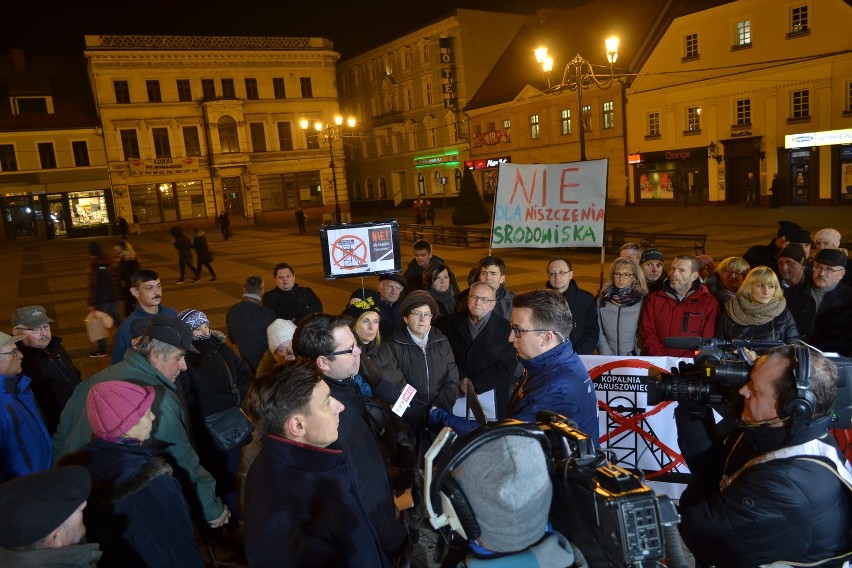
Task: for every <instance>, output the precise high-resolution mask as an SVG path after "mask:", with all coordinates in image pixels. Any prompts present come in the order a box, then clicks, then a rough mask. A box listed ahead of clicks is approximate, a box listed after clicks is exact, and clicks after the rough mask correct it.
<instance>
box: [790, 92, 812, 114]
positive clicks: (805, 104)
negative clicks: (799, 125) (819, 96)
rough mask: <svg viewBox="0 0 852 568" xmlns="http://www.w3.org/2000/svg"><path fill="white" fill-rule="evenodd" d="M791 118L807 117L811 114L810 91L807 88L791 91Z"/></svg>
mask: <svg viewBox="0 0 852 568" xmlns="http://www.w3.org/2000/svg"><path fill="white" fill-rule="evenodd" d="M790 110H791V118H808V117H810V116H811V93H810V91H809V90H808V89H802V90H801V91H793V93H792V107H791V109H790Z"/></svg>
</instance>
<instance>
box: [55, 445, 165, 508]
mask: <svg viewBox="0 0 852 568" xmlns="http://www.w3.org/2000/svg"><path fill="white" fill-rule="evenodd" d="M107 445H109V446H113V447H107ZM139 450H142V451H139ZM146 460H147V461H146ZM56 465H57V466H58V467H62V466H66V465H82V466H83V467H85V468H87V469H88V470H89V472H90V473H91V474H92V498H99V499H101V500H102V501H106V502H108V503H110V504H116V503H120V502H121V501H123V500H125V499H127V498H128V497H131V496H132V495H134V494H135V493H138V492H139V491H141V490H143V489H144V488H145V487H146V486H147V485H148V484H149V483H151V482H152V481H153V480H154V479H156V478H158V477H161V476H163V475H169V476H170V475H172V466H171V465H169V463H168V462H167V461H166V460H165V459H164V458H162V457H159V456H156V453H155V452H154V450H151V449H150V448H145V447H144V446H137V445H125V444H121V443H112V442H105V441H103V440H92V443H91V444H89V445H88V446H86V447H84V448H83V449H81V450H79V451H76V452H73V453H70V454H65V455H64V456H62V457H61V458H59V460H58V461H57V462H56ZM140 465H141V467H139V466H140Z"/></svg>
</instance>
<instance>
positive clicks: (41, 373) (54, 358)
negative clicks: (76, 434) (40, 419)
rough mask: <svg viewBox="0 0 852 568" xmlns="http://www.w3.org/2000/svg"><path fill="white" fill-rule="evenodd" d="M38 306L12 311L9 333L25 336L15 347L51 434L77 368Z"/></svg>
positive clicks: (76, 376) (77, 374)
mask: <svg viewBox="0 0 852 568" xmlns="http://www.w3.org/2000/svg"><path fill="white" fill-rule="evenodd" d="M51 323H54V321H53V320H52V319H50V318H49V317H47V314H46V312H45V309H44V308H43V307H41V306H26V307H23V308H18V309H17V310H15V313H13V314H12V325H13V326H14V327H13V328H12V335H14V336H20V335H22V336H24V339H23V340H22V341H21V342H20V343H18V349H20V350H21V353H23V354H24V360H23V361H22V362H21V368H22V369H23V371H24V374H25V375H26V376H28V377H29V378H31V379H32V381H33V382H32V391H33V395H35V399H36V402H38V406H39V408H41V411H42V414H43V415H44V422H45V425H46V426H47V430H48V431H49V432H50V434H51V435H53V434H55V433H56V427H57V426H58V425H59V416H60V414H62V409H63V408H65V404H66V403H67V402H68V399H69V398H71V393H73V392H74V387H76V386H77V385H79V384H80V376H81V373H80V370H79V369H78V368H77V367H75V366H74V363H73V361H71V355H69V354H68V351H66V350H65V348H64V347H63V346H62V338H60V337H54V336H53V335H52V334H51V330H50V324H51Z"/></svg>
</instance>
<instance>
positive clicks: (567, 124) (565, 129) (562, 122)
mask: <svg viewBox="0 0 852 568" xmlns="http://www.w3.org/2000/svg"><path fill="white" fill-rule="evenodd" d="M559 133H560V134H562V135H563V136H566V135H568V134H571V109H567V108H563V109H562V110H561V111H559Z"/></svg>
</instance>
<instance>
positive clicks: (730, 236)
mask: <svg viewBox="0 0 852 568" xmlns="http://www.w3.org/2000/svg"><path fill="white" fill-rule="evenodd" d="M850 213H852V209H850V208H848V207H785V208H782V209H768V208H758V209H745V208H744V207H742V206H739V207H735V206H716V205H708V206H703V207H684V206H657V207H642V206H633V207H623V206H610V207H609V210H608V212H607V226H608V227H624V228H625V229H627V230H635V231H657V232H676V233H707V234H708V235H709V237H708V241H707V253H708V254H710V255H711V256H713V257H714V258H715V259H716V261H717V262H718V261H719V260H721V259H722V258H725V257H727V256H731V255H740V254H742V253H743V252H744V251H745V250H746V249H747V248H748V247H749V246H751V245H753V244H764V243H766V242H768V241H769V239H770V238H771V237H773V236H774V235H775V234H776V232H777V228H778V226H777V221H778V220H781V219H785V220H790V221H795V222H797V223H799V224H800V225H802V226H803V227H805V228H806V229H808V230H810V231H811V232H812V233H813V232H815V231H817V230H819V229H821V228H824V227H834V228H836V229H838V230H839V231H840V232H841V234H843V235H844V240H845V241H852V214H850ZM451 214H452V211H451V210H450V209H438V211H437V221H436V222H437V223H438V224H441V223H445V224H449V222H450V218H451ZM393 217H395V218H398V219H399V220H400V222H401V223H410V222H412V214H411V211H410V209H408V208H403V209H396V210H394V211H392V212H389V213H387V214H386V215H385V216H384V218H386V219H387V218H393ZM354 220H355V221H361V220H368V219H367V218H366V216H364V215H360V216H359V215H354ZM234 225H235V226H234V227H233V230H234V233H235V236H234V238H232V239H230V240H228V241H224V240H223V239H222V237H221V235H220V233H219V232H218V231H217V230H216V228H215V227H212V226H211V227H203V228H204V229H205V230H206V231H207V237H208V242H209V243H210V247H211V248H212V249H213V250H214V251H215V253H216V261H215V263H214V268H215V270H216V274H217V276H218V280H217V281H215V282H211V281H209V280H208V278H209V275H208V274H206V273H205V274H204V275H203V276H202V281H201V282H199V283H198V284H192V283H191V281H190V280H188V281H187V283H186V284H183V285H176V284H174V281H175V280H176V279H177V268H178V267H177V254H176V251H175V250H174V248H173V247H172V245H171V241H172V238H171V235H170V234H169V233H167V232H158V233H144V234H142V235H131V236H130V241H131V242H132V244H133V246H134V247H135V248H136V250H137V252H138V253H139V257H140V261H141V264H142V266H143V267H144V268H147V269H153V270H156V271H158V272H159V273H160V276H161V281H162V282H163V290H164V292H163V304H164V305H167V306H171V307H173V308H175V309H178V310H181V309H184V308H190V307H191V308H197V309H201V310H203V311H204V312H206V313H207V315H208V317H209V318H210V324H211V327H212V328H214V329H221V330H224V328H225V312H226V311H227V309H228V307H229V306H231V305H232V304H234V303H235V302H237V301H238V300H239V298H240V295H241V293H242V292H241V291H242V282H243V280H244V279H245V277H246V276H248V275H250V274H260V275H262V276H263V277H264V279H265V281H266V285H267V288H268V287H270V286H272V285H273V279H272V274H271V271H272V268H273V266H274V265H275V264H276V263H278V262H282V261H286V262H288V263H290V264H291V265H292V266H294V267H295V270H296V278H297V282H299V283H300V284H301V285H303V286H310V287H311V288H313V289H314V291H315V292H316V293H317V295H318V296H319V297H320V299H321V300H322V302H323V306H324V308H325V309H326V310H327V311H332V312H339V311H340V310H342V308H343V307H344V306H345V304H346V302H347V300H348V298H349V294H350V292H351V291H352V290H353V289H355V288H356V287H359V286H360V285H361V281H360V280H359V279H344V280H331V281H327V280H325V279H324V274H323V268H322V257H321V255H320V246H319V239H318V226H317V225H316V223H314V224H310V223H309V225H308V233H307V234H304V235H302V234H299V233H298V230H297V228H296V225H295V220H292V221H290V222H287V223H284V224H280V225H265V226H239V224H238V223H236V222H235V223H234ZM194 226H196V225H193V224H191V223H187V224H186V226H184V230H185V232H186V230H187V229H190V228H192V227H194ZM115 240H117V239H115V238H109V237H101V238H87V239H55V240H52V241H24V240H21V241H12V242H9V241H3V242H0V267H2V270H3V273H4V278H3V279H0V317H2V318H4V319H3V320H2V321H5V322H6V323H5V324H3V325H0V329H2V331H4V332H7V333H8V332H10V331H11V326H10V324H9V319H8V318H10V316H11V314H12V311H13V310H14V308H15V307H20V306H25V305H32V304H39V305H43V306H44V307H45V308H46V309H47V313H48V314H49V315H50V316H51V317H52V318H53V319H55V320H56V322H57V323H56V324H55V325H54V327H53V331H54V334H56V335H60V336H62V338H63V342H64V345H65V347H66V349H68V351H69V353H71V356H72V357H73V359H74V361H75V364H76V365H77V366H78V367H79V368H80V369H81V370H82V371H83V376H84V377H88V376H91V375H92V374H94V373H95V372H97V371H99V370H101V369H103V368H105V367H106V366H108V365H109V359H108V358H101V359H90V358H89V357H88V353H89V352H90V351H92V348H93V346H92V344H90V343H89V341H88V339H87V337H86V333H85V328H84V324H83V318H84V317H85V315H86V305H87V286H88V280H87V266H88V244H89V243H90V242H92V241H98V242H100V243H101V244H102V245H104V249H105V250H111V246H109V245H111V244H112V242H114V241H115ZM662 250H663V252H664V253H665V254H666V257H667V258H671V257H672V256H674V255H675V254H684V253H690V252H691V251H689V250H687V249H683V248H681V249H666V248H665V247H663V249H662ZM402 251H403V265H405V264H406V263H407V262H408V261H409V260H410V259H411V257H412V256H411V254H412V253H411V243H407V242H403V243H402ZM434 252H435V253H436V254H438V255H439V256H441V257H442V258H444V260H445V261H446V262H447V263H448V264H449V265H450V266H451V267H452V268H453V270H454V271H455V272H456V274H457V275H458V276H459V277H460V278H463V277H464V275H466V274H467V271H468V269H469V268H470V267H471V266H472V265H474V264H475V263H476V261H477V260H478V259H479V258H481V257H483V256H485V255H486V254H487V253H488V250H487V247H454V246H449V245H442V246H437V247H435V250H434ZM494 254H497V255H500V256H502V257H503V258H504V260H505V261H506V265H507V267H508V268H507V280H506V284H507V287H508V288H509V289H511V290H515V291H516V292H522V291H526V290H531V289H534V288H537V287H539V286H541V285H543V284H544V282H545V280H546V277H545V273H544V272H545V265H546V263H547V260H548V259H549V258H551V257H553V256H567V257H568V258H570V259H571V260H572V262H573V264H574V270H575V278H576V279H577V281H578V283H579V284H580V286H581V287H582V288H584V289H586V290H589V291H592V292H595V291H597V290H598V288H599V284H600V274H601V255H600V249H571V250H569V249H559V250H552V249H550V250H548V249H496V250H495V251H494ZM612 258H613V254H608V255H606V262H607V263H608V262H609V261H611V259H612ZM375 282H376V280H375V278H367V279H365V285H366V286H373V285H375ZM110 348H111V346H110ZM422 565H424V566H425V565H428V564H422Z"/></svg>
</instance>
